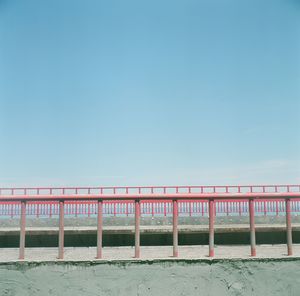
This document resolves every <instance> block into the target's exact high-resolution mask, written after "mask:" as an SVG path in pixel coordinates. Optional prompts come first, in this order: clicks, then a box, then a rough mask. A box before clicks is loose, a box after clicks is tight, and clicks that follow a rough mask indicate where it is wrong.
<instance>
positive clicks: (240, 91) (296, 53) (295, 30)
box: [0, 0, 300, 186]
mask: <svg viewBox="0 0 300 296" xmlns="http://www.w3.org/2000/svg"><path fill="white" fill-rule="evenodd" d="M0 139H1V141H0V185H1V186H9V185H11V186H13V185H16V186H18V185H30V186H31V185H41V186H44V185H142V184H145V185H150V184H151V185H152V184H153V185H155V184H158V185H160V184H170V185H171V184H178V185H179V184H225V183H226V184H237V183H242V184H246V183H300V1H297V0H285V1H283V0H263V1H262V0H248V1H247V0H226V1H225V0H219V1H215V0H185V1H182V0H180V1H176V0H164V1H161V0H160V1H158V0H151V1H148V0H147V1H141V0H135V1H131V0H129V1H124V0H118V1H116V0H112V1H98V0H97V1H96V0H95V1H93V0H89V1H83V0H81V1H79V0H78V1H76V0H47V1H40V0H26V1H24V0H23V1H21V0H19V1H17V0H0Z"/></svg>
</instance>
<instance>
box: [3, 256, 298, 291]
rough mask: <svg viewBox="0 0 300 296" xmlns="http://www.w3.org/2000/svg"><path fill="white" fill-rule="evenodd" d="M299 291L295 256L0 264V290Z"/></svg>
mask: <svg viewBox="0 0 300 296" xmlns="http://www.w3.org/2000/svg"><path fill="white" fill-rule="evenodd" d="M299 294H300V259H299V258H292V259H291V260H290V259H289V260H287V259H277V260H275V259H273V260H269V259H259V260H241V259H239V260H232V259H231V260H224V259H223V260H179V261H166V260H160V261H136V262H132V261H130V262H124V261H118V262H114V263H112V262H73V263H71V262H67V263H65V262H61V263H53V262H52V263H51V262H48V263H47V262H41V263H6V264H4V263H2V264H0V295H10V296H13V295H16V296H18V295H20V296H29V295H30V296H35V295H39V296H42V295H54V296H55V295H57V296H61V295H64V296H68V295H70V296H77V295H78V296H79V295H80V296H82V295H90V296H92V295H111V296H113V295H116V296H122V295H124V296H131V295H155V296H159V295H163V296H165V295H172V296H177V295H191V296H192V295H202V296H214V295H216V296H220V295H222V296H227V295H236V296H237V295H243V296H248V295H249V296H250V295H251V296H253V295H259V296H261V295H264V296H269V295H270V296H271V295H272V296H298V295H299Z"/></svg>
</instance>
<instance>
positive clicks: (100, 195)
mask: <svg viewBox="0 0 300 296" xmlns="http://www.w3.org/2000/svg"><path fill="white" fill-rule="evenodd" d="M132 191H133V192H132ZM0 193H1V194H0V204H2V206H3V207H4V208H5V207H11V205H12V204H13V205H14V207H15V209H18V213H20V253H19V258H20V259H24V254H25V221H26V216H27V214H28V215H30V211H32V209H33V208H34V213H37V212H38V213H39V215H41V213H42V212H41V211H43V210H44V208H43V206H45V207H48V211H52V215H54V214H56V215H57V214H58V216H59V245H58V250H59V251H58V258H59V259H63V256H64V217H65V214H68V213H69V212H68V211H70V209H71V212H72V214H73V211H74V209H76V207H77V208H78V207H84V208H85V211H86V207H87V211H88V215H91V211H92V212H94V213H96V214H97V256H96V258H98V259H100V258H102V226H103V222H102V221H103V214H104V213H105V207H106V206H107V205H109V206H110V207H111V206H112V207H113V209H114V210H113V211H114V213H116V212H117V208H118V207H117V205H118V204H122V205H125V209H127V210H125V214H126V215H127V214H128V215H129V213H133V212H134V218H135V257H136V258H139V257H140V216H141V214H142V213H144V214H147V213H148V214H150V215H152V214H153V212H154V211H155V210H154V209H155V206H154V205H155V204H156V203H162V204H163V205H164V206H163V211H164V212H163V215H167V214H168V213H170V209H171V211H172V218H173V256H174V257H177V256H178V215H179V213H180V211H182V208H183V207H182V204H184V206H185V207H188V208H189V209H188V210H187V212H189V213H191V212H192V210H191V208H195V207H196V209H197V205H201V208H199V209H200V210H199V211H200V212H201V214H202V213H203V215H204V214H207V215H208V221H209V256H210V257H213V256H214V220H215V216H216V213H217V212H220V211H221V212H225V213H226V214H227V213H229V210H228V209H229V208H232V209H233V210H231V212H238V213H241V212H242V209H243V207H244V208H247V209H248V211H249V219H250V221H249V222H250V242H251V256H255V255H256V242H255V210H256V211H258V212H261V211H263V212H264V213H266V212H267V211H268V210H269V209H271V208H272V209H275V211H276V212H277V213H279V211H280V209H282V208H283V206H282V204H280V203H279V202H281V203H284V210H285V215H286V232H287V249H288V255H292V226H291V212H292V210H293V206H295V205H296V206H298V202H299V199H300V185H273V186H269V185H268V186H266V185H264V186H171V187H99V188H94V187H93V188H82V187H81V188H2V189H1V192H0ZM277 201H278V202H277ZM245 204H247V206H245ZM149 205H150V206H149ZM194 205H195V206H194ZM133 207H134V210H133ZM220 208H221V210H220ZM10 209H12V207H11V208H10ZM196 212H197V211H196ZM76 213H77V214H78V211H77V212H76V210H75V215H76ZM11 214H14V213H10V215H11ZM15 214H16V213H15Z"/></svg>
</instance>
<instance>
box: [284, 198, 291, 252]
mask: <svg viewBox="0 0 300 296" xmlns="http://www.w3.org/2000/svg"><path fill="white" fill-rule="evenodd" d="M285 210H286V238H287V251H288V256H292V255H293V246H292V243H293V242H292V241H293V240H292V222H291V200H290V199H289V198H288V199H286V200H285Z"/></svg>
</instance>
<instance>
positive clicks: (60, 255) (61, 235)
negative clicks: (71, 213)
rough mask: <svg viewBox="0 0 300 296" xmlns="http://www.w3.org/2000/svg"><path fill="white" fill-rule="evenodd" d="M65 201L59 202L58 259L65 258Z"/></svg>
mask: <svg viewBox="0 0 300 296" xmlns="http://www.w3.org/2000/svg"><path fill="white" fill-rule="evenodd" d="M64 212H65V203H64V201H60V202H59V234H58V259H64Z"/></svg>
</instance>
